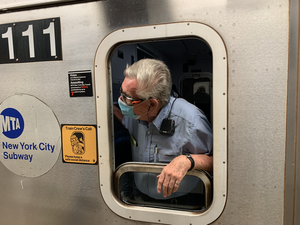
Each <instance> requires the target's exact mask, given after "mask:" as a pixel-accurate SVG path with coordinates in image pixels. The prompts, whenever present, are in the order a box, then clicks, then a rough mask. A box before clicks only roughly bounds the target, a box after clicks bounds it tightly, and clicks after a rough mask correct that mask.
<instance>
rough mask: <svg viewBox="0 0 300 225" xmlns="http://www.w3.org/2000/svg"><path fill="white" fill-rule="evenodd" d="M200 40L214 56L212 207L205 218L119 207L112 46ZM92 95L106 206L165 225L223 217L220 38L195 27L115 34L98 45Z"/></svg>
mask: <svg viewBox="0 0 300 225" xmlns="http://www.w3.org/2000/svg"><path fill="white" fill-rule="evenodd" d="M187 37H193V38H199V39H201V40H204V41H206V42H207V44H208V45H209V46H210V48H211V50H212V55H213V87H214V88H213V121H214V124H213V137H214V141H213V146H214V158H213V174H214V175H213V201H212V204H211V206H210V207H209V208H208V209H207V210H206V211H205V212H203V213H195V212H187V211H177V210H176V211H174V210H169V209H158V208H150V207H141V206H134V207H132V206H129V205H126V204H125V203H122V202H121V201H120V200H119V199H118V198H117V196H116V195H115V193H114V187H113V173H114V170H115V168H114V155H113V152H114V144H113V130H112V129H113V105H112V91H111V90H112V82H111V79H112V78H111V66H110V61H111V57H112V54H111V53H112V52H113V50H115V48H116V46H120V45H121V44H124V43H132V42H142V41H144V42H146V41H150V40H157V39H161V40H163V39H171V38H187ZM94 74H95V93H96V94H95V95H96V111H97V138H98V157H99V164H98V167H99V182H100V183H99V185H100V191H101V194H102V197H103V199H104V201H105V203H106V204H107V206H108V207H109V208H110V209H111V210H112V211H113V212H115V213H116V214H117V215H119V216H122V217H124V218H127V219H132V220H138V221H145V222H153V223H164V224H165V223H167V224H186V223H188V224H189V223H191V224H198V223H199V222H201V223H203V224H209V223H211V222H213V221H214V220H216V219H217V218H218V217H219V216H220V215H221V213H222V211H223V210H224V207H225V203H226V199H227V130H228V129H227V95H228V92H227V52H226V47H225V44H224V42H223V40H222V38H221V36H220V35H219V34H218V33H217V32H216V31H215V30H214V29H212V28H211V27H209V26H207V25H204V24H201V23H197V22H180V23H169V24H160V25H150V26H141V27H129V28H124V29H119V30H116V31H114V32H112V33H110V34H109V35H107V36H106V37H105V38H104V39H103V40H102V41H101V43H100V45H99V47H98V49H97V52H96V56H95V73H94Z"/></svg>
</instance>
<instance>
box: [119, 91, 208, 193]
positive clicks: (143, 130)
mask: <svg viewBox="0 0 300 225" xmlns="http://www.w3.org/2000/svg"><path fill="white" fill-rule="evenodd" d="M174 100H175V98H173V97H171V99H170V101H169V103H168V104H167V105H166V106H165V107H163V108H162V109H161V111H160V112H159V114H158V115H157V117H156V118H155V119H154V121H152V123H149V124H148V123H147V122H145V121H140V120H135V119H131V118H128V117H125V116H124V117H123V120H122V123H123V125H124V126H125V128H127V129H128V131H129V133H130V134H131V138H132V139H133V140H134V141H133V142H132V144H131V145H132V146H131V147H132V155H133V161H137V162H162V163H169V162H171V160H172V159H174V158H175V157H177V156H179V155H182V154H185V153H190V154H207V155H212V147H213V138H212V129H211V126H210V124H209V122H208V121H207V119H206V117H205V115H204V114H203V112H202V111H201V110H199V109H198V108H197V107H195V106H194V105H192V104H190V103H188V102H187V101H186V100H184V99H182V98H179V99H177V100H176V102H175V103H174V105H173V108H172V111H171V116H170V119H172V120H174V121H175V133H174V135H173V136H165V135H161V134H160V133H159V130H160V125H161V123H162V121H163V119H165V118H167V117H168V115H169V112H170V108H171V105H172V102H173V101H174ZM133 143H134V144H133ZM187 179H189V177H185V178H184V179H183V180H182V182H181V184H180V186H179V190H178V191H177V192H176V193H177V196H179V195H180V192H181V191H182V192H189V191H188V190H186V188H185V186H186V187H188V186H189V187H190V188H189V189H193V188H191V187H192V186H194V185H192V183H191V181H187ZM184 180H186V181H184ZM194 180H195V179H194ZM135 182H136V185H137V187H138V189H139V190H140V191H142V192H143V193H145V194H147V195H149V196H151V197H154V198H163V197H162V193H161V194H158V193H157V191H156V186H157V179H156V175H153V174H152V175H151V174H148V173H135ZM185 183H186V185H185ZM194 183H195V182H194ZM176 193H173V194H172V195H171V196H170V197H175V196H174V195H176ZM185 194H186V193H185ZM181 195H183V194H181ZM163 199H166V198H163Z"/></svg>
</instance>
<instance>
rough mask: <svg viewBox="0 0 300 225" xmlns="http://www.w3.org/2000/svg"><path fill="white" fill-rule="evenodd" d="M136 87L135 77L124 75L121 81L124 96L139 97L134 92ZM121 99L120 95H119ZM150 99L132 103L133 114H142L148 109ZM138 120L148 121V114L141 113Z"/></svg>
mask: <svg viewBox="0 0 300 225" xmlns="http://www.w3.org/2000/svg"><path fill="white" fill-rule="evenodd" d="M136 89H137V79H130V78H127V77H125V79H124V81H123V83H122V91H123V93H125V94H126V96H128V97H131V98H133V99H140V97H139V96H138V95H137V94H136ZM121 100H123V99H122V97H121ZM150 104H151V102H150V99H148V100H145V101H143V102H141V103H138V104H136V105H134V106H133V107H134V108H133V112H134V114H135V115H142V114H145V113H147V112H149V111H150V108H149V107H150ZM139 119H140V120H145V121H148V116H147V115H143V116H141V117H140V118H139Z"/></svg>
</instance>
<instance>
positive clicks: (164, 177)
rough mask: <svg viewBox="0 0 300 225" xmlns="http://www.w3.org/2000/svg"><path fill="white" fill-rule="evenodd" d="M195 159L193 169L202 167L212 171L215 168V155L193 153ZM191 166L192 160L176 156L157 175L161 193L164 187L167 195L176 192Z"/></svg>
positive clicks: (158, 189) (164, 193)
mask: <svg viewBox="0 0 300 225" xmlns="http://www.w3.org/2000/svg"><path fill="white" fill-rule="evenodd" d="M191 156H192V157H193V159H194V161H195V166H194V168H193V169H202V170H206V171H209V172H211V171H212V170H213V157H212V156H208V155H206V154H193V155H191ZM190 168H191V161H190V160H189V159H188V158H187V157H186V156H185V155H180V156H178V157H176V158H174V159H173V160H172V161H171V162H170V163H169V164H168V165H167V166H165V168H164V169H163V171H162V172H161V174H159V175H158V176H157V178H159V179H158V182H157V192H158V193H161V190H162V188H163V196H164V197H167V196H170V195H171V194H172V192H176V191H177V190H178V188H179V185H180V182H181V180H182V179H183V177H184V176H185V175H186V173H187V171H188V170H189V169H190Z"/></svg>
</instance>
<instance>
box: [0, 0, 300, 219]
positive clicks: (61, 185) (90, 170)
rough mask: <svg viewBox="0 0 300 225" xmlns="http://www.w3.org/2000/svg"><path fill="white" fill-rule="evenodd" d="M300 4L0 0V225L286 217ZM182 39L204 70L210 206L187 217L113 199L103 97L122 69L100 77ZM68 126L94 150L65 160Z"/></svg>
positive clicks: (291, 196)
mask: <svg viewBox="0 0 300 225" xmlns="http://www.w3.org/2000/svg"><path fill="white" fill-rule="evenodd" d="M299 7H300V4H299V1H298V0H290V1H288V0H243V1H240V0H201V1H200V0H140V1H136V0H126V1H122V0H107V1H72V0H71V1H70V0H69V1H65V0H56V1H55V0H47V1H40V0H27V1H25V0H15V1H7V0H0V34H1V36H0V84H1V91H0V102H1V104H0V112H1V114H0V116H1V117H0V119H1V120H0V122H1V125H2V127H1V136H0V138H1V139H0V144H1V146H0V150H1V155H0V157H1V163H0V224H1V225H23V224H24V225H25V224H26V225H40V224H43V225H53V224H55V225H60V224H61V225H66V224H91V225H92V224H93V225H96V224H114V225H118V224H120V225H121V224H122V225H123V224H128V225H131V224H187V225H190V224H193V225H196V224H215V225H233V224H243V225H246V224H249V225H250V224H251V225H254V224H255V225H258V224H262V225H265V224H274V225H279V224H286V225H289V224H294V225H296V224H299V223H300V214H299V213H298V211H299V207H300V205H299V204H300V201H299V196H298V195H299V193H300V192H299V184H300V183H299V182H300V181H299V179H300V177H299V176H300V175H299V173H297V172H298V171H299V166H300V160H299V155H300V154H298V153H299V145H298V144H299V142H298V141H299V135H298V128H299V127H298V124H299V110H298V109H299V104H298V98H299V37H300V35H299V31H300V29H299V25H300V24H299V22H300V20H299V13H300V11H299ZM185 38H195V39H199V40H201V41H202V42H203V43H206V47H203V48H204V49H203V52H202V54H206V52H205V51H206V50H207V48H209V49H210V50H211V52H210V53H211V54H212V59H211V60H212V61H211V62H210V63H209V64H211V69H207V70H206V69H205V65H204V66H203V69H202V70H201V73H205V72H210V73H211V74H212V88H213V95H212V96H213V107H212V109H213V113H212V114H211V115H212V121H213V122H212V124H213V130H214V152H215V155H214V176H213V201H212V204H211V206H210V207H208V209H207V210H205V211H204V212H200V213H195V212H186V211H181V210H171V209H165V208H153V207H144V206H132V205H126V204H124V203H122V202H121V201H120V200H119V199H118V197H117V196H116V194H115V193H114V190H113V185H114V184H113V183H114V182H113V175H114V171H115V165H114V158H115V157H116V156H115V155H114V153H113V152H114V140H115V137H114V133H113V130H114V127H113V125H114V122H113V119H112V118H113V116H112V101H113V100H112V98H113V97H112V94H113V93H112V92H114V84H115V83H118V82H119V83H120V82H121V77H120V79H119V77H118V76H117V78H114V77H112V76H111V74H112V70H113V68H111V67H112V63H111V61H112V59H113V56H112V55H113V53H114V52H115V51H116V49H117V48H118V47H119V46H121V45H123V46H127V45H128V46H130V44H133V45H137V44H141V43H145V42H149V43H153V45H152V46H154V43H156V42H158V41H170V40H178V39H179V40H183V39H185ZM43 43H44V45H43ZM45 43H48V45H49V48H48V49H44V47H43V46H45ZM139 46H141V45H139ZM175 48H179V47H176V46H175ZM195 48H196V47H195ZM169 50H171V49H169ZM200 51H201V50H200ZM153 52H154V50H153V51H152V53H153ZM123 53H124V55H126V50H124V52H123V50H122V51H119V52H118V54H120V55H119V58H122V57H123ZM47 54H48V55H47ZM134 54H136V53H133V56H132V59H133V60H135V61H136V55H134ZM161 54H162V53H161ZM125 57H126V56H125ZM165 59H166V60H168V56H165ZM169 60H170V61H172V60H171V59H169ZM196 60H197V59H196ZM205 63H206V61H205V60H204V61H203V62H202V64H205ZM171 64H172V62H171ZM172 65H173V66H172V68H171V71H177V73H178V75H176V76H175V77H173V82H174V84H176V85H177V87H179V88H180V87H181V85H182V83H181V79H182V77H180V76H181V75H180V74H182V73H179V72H178V71H179V70H181V67H180V68H179V67H176V65H178V63H177V62H173V64H172ZM119 69H120V68H117V69H115V70H116V71H118V70H119ZM122 69H123V67H122V68H121V69H120V72H118V73H119V74H121V73H122V72H121V71H122ZM189 72H191V71H189ZM198 72H199V71H198ZM192 74H197V71H196V72H194V73H192ZM120 76H122V74H121V75H120ZM114 82H115V83H114ZM78 87H79V89H80V88H81V89H82V91H80V90H81V89H80V90H79V89H78ZM18 129H19V131H18ZM76 130H77V131H78V132H77V133H83V134H84V135H85V136H84V138H85V140H86V142H85V143H84V144H85V145H86V146H87V145H88V143H92V144H94V145H95V146H94V151H93V152H94V154H96V155H94V156H89V157H90V158H88V159H86V160H84V159H83V158H80V156H79V157H78V159H75V158H76V154H77V155H78V154H79V155H80V154H81V153H78V152H77V153H76V154H75V155H74V146H73V148H72V147H66V146H65V145H66V144H69V145H70V143H71V142H72V140H71V142H70V137H71V138H72V137H75V136H74V135H77V134H76V132H75V131H76ZM89 131H91V132H92V131H93V135H94V137H95V139H93V140H88V136H89V133H87V132H89ZM18 132H19V133H18ZM72 135H73V136H72ZM93 135H92V136H93ZM81 139H83V137H81ZM82 145H83V144H82ZM70 146H71V145H70ZM68 148H70V149H73V153H72V151H70V154H69V153H68V152H67V151H68ZM68 154H69V156H68ZM72 154H73V155H72ZM80 159H81V161H80ZM91 159H92V160H94V161H93V163H87V162H88V161H89V160H91ZM74 160H76V161H74Z"/></svg>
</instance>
